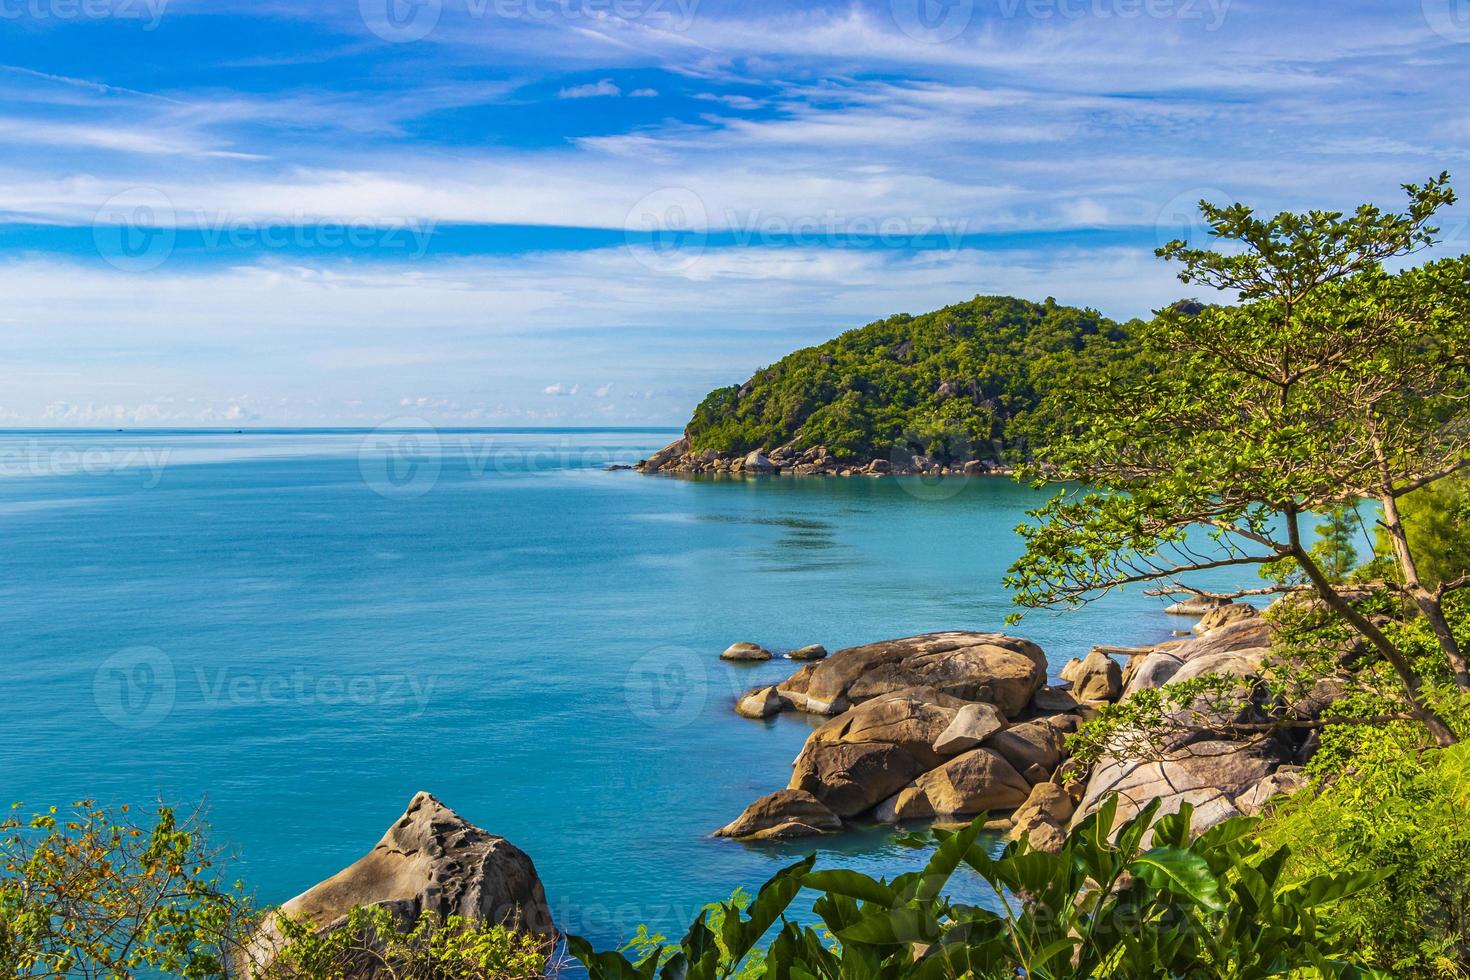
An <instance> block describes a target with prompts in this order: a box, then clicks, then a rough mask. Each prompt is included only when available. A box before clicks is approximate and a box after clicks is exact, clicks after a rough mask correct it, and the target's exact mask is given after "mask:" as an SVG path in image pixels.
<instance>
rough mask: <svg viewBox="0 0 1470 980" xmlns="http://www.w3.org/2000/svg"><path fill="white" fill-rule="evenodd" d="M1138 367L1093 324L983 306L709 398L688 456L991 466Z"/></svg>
mask: <svg viewBox="0 0 1470 980" xmlns="http://www.w3.org/2000/svg"><path fill="white" fill-rule="evenodd" d="M1137 354H1138V352H1137V350H1136V347H1135V345H1134V344H1133V343H1132V342H1131V341H1130V340H1129V338H1128V334H1127V332H1126V331H1125V329H1124V328H1123V327H1121V326H1119V325H1118V324H1115V323H1113V322H1111V321H1109V320H1107V319H1105V318H1103V317H1102V316H1100V315H1099V314H1098V313H1096V312H1094V311H1091V310H1079V309H1075V308H1072V307H1066V306H1059V305H1057V303H1056V302H1055V301H1053V300H1050V299H1048V300H1047V301H1046V302H1045V303H1044V304H1038V303H1029V302H1026V301H1025V300H1019V299H1010V298H1007V297H993V296H981V297H976V298H975V299H973V300H971V301H970V302H968V303H961V304H959V305H956V306H951V307H947V308H945V309H942V310H938V311H936V312H934V313H927V314H924V315H922V316H917V317H913V316H907V315H899V316H894V317H890V318H889V319H887V320H882V321H879V322H877V323H872V324H869V325H868V326H866V327H862V328H861V329H857V330H850V331H848V332H847V333H844V334H843V335H841V336H840V337H838V338H836V339H835V340H831V341H829V342H827V343H825V344H822V345H821V346H818V347H810V348H807V349H805V350H799V351H796V352H795V353H793V354H790V355H788V356H787V357H784V358H782V359H781V360H780V361H778V362H777V363H775V364H773V365H771V366H770V367H768V368H765V369H764V370H761V371H758V372H756V375H755V377H753V378H751V379H750V381H749V382H748V383H747V384H746V385H744V386H731V387H728V388H720V389H717V390H716V391H713V392H711V393H710V394H709V396H708V397H706V398H705V400H704V401H703V402H701V403H700V405H699V407H698V408H696V409H695V411H694V416H693V418H692V419H691V421H690V423H689V426H688V428H687V434H688V435H689V438H690V440H691V444H692V446H693V448H694V449H695V450H696V451H698V450H704V449H715V450H718V451H719V452H722V453H736V452H746V451H749V450H752V449H758V448H765V449H772V448H775V447H776V446H781V445H786V444H795V445H796V446H797V447H798V448H803V449H804V448H809V447H812V446H818V445H824V446H827V447H828V448H829V449H830V450H831V451H832V452H833V453H834V454H836V455H838V456H839V457H844V458H848V457H851V458H866V459H870V458H874V457H881V458H885V459H887V458H890V457H894V456H906V455H910V454H926V455H932V456H934V457H936V458H938V459H940V460H943V461H954V460H962V459H971V458H975V459H1000V458H1002V457H1003V456H1004V455H1005V454H1006V447H1013V448H1015V447H1020V446H1022V445H1023V444H1024V443H1025V442H1026V441H1028V440H1030V441H1035V440H1040V439H1046V438H1050V437H1051V436H1052V435H1054V434H1055V433H1057V432H1059V431H1060V430H1061V429H1062V428H1064V427H1065V425H1066V423H1065V422H1064V419H1065V418H1066V417H1067V413H1066V412H1065V411H1064V410H1063V402H1064V400H1065V399H1066V398H1067V397H1069V395H1070V393H1071V390H1072V389H1071V386H1070V384H1069V381H1070V379H1073V378H1076V377H1079V376H1085V375H1088V374H1091V373H1092V372H1094V371H1095V370H1096V369H1097V368H1098V366H1100V365H1102V364H1105V363H1115V362H1125V363H1133V362H1134V361H1135V359H1136V357H1137ZM1017 451H1018V452H1019V451H1020V450H1019V448H1017Z"/></svg>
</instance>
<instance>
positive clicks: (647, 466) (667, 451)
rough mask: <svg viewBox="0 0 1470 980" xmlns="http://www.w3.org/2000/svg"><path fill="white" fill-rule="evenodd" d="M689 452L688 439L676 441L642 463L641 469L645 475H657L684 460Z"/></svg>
mask: <svg viewBox="0 0 1470 980" xmlns="http://www.w3.org/2000/svg"><path fill="white" fill-rule="evenodd" d="M688 452H689V440H688V439H676V440H674V441H673V442H671V443H669V444H668V445H667V446H665V447H664V448H662V449H660V450H659V451H658V452H656V453H654V454H653V455H652V456H650V457H648V459H646V460H644V461H643V464H642V469H643V472H645V473H657V472H658V471H659V470H661V469H664V468H665V467H668V466H672V465H674V464H676V463H678V462H679V460H681V459H683V458H684V455H685V454H686V453H688Z"/></svg>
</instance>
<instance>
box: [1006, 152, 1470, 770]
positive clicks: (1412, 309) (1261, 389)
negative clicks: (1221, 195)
mask: <svg viewBox="0 0 1470 980" xmlns="http://www.w3.org/2000/svg"><path fill="white" fill-rule="evenodd" d="M1405 190H1406V191H1407V193H1408V197H1409V203H1408V208H1407V209H1406V210H1405V211H1404V212H1402V213H1385V212H1383V211H1380V210H1379V209H1378V208H1376V207H1373V206H1371V205H1364V206H1362V207H1360V208H1358V209H1357V211H1356V212H1354V213H1353V214H1352V215H1349V216H1344V215H1343V214H1341V213H1339V212H1326V211H1311V212H1308V213H1305V214H1296V213H1291V212H1284V213H1281V214H1278V215H1276V216H1275V217H1273V218H1262V217H1258V216H1257V215H1256V214H1255V213H1254V212H1253V211H1252V210H1251V209H1250V208H1248V207H1246V206H1245V205H1242V204H1235V205H1232V206H1230V207H1217V206H1215V205H1212V204H1210V203H1209V202H1201V204H1200V208H1201V211H1202V213H1203V214H1204V216H1205V218H1206V220H1207V221H1208V223H1209V225H1210V228H1211V231H1212V234H1213V235H1214V236H1215V237H1217V238H1219V239H1221V240H1222V241H1224V242H1226V243H1229V244H1230V249H1229V251H1215V250H1210V249H1201V248H1193V247H1191V246H1190V245H1189V243H1187V242H1183V241H1175V242H1171V243H1169V244H1168V245H1166V246H1164V247H1163V248H1161V249H1159V253H1158V254H1159V255H1160V257H1162V258H1166V259H1173V260H1177V261H1180V262H1182V263H1183V265H1184V268H1183V271H1182V272H1181V273H1180V278H1181V279H1182V280H1183V281H1185V282H1186V283H1191V284H1199V285H1206V286H1211V287H1213V288H1216V289H1218V290H1221V291H1222V292H1225V293H1227V294H1234V295H1235V296H1236V297H1238V299H1239V300H1240V302H1239V304H1238V305H1233V306H1230V305H1218V306H1207V307H1204V308H1200V307H1197V306H1189V307H1184V306H1181V307H1176V308H1173V309H1170V310H1165V311H1163V312H1162V313H1160V315H1158V316H1157V317H1156V318H1155V319H1154V320H1153V321H1152V322H1150V323H1148V324H1146V325H1144V326H1142V327H1141V328H1140V330H1141V336H1140V339H1141V342H1142V344H1143V346H1144V348H1145V350H1146V351H1148V352H1150V353H1151V354H1156V355H1158V356H1157V359H1156V363H1157V364H1159V365H1160V368H1159V370H1158V371H1157V373H1156V374H1155V375H1154V376H1153V377H1151V378H1149V379H1146V380H1143V381H1139V380H1137V379H1136V378H1133V377H1130V376H1129V375H1128V374H1127V373H1123V374H1116V373H1110V372H1104V373H1103V374H1102V375H1101V377H1100V378H1099V380H1098V382H1097V383H1096V384H1094V385H1091V386H1088V389H1087V390H1086V391H1085V393H1084V395H1085V401H1082V402H1080V403H1079V404H1080V405H1082V406H1085V408H1086V412H1085V415H1083V414H1079V416H1078V417H1079V418H1080V419H1081V421H1080V422H1079V423H1078V425H1077V427H1076V431H1075V432H1073V433H1072V434H1071V435H1070V436H1069V437H1068V438H1065V439H1063V440H1061V441H1060V442H1059V443H1057V444H1055V445H1054V446H1052V447H1051V448H1050V449H1049V450H1048V451H1046V452H1045V453H1044V455H1043V456H1042V458H1041V459H1040V460H1039V463H1040V466H1039V467H1037V468H1033V469H1032V471H1031V472H1032V473H1033V475H1036V474H1039V475H1044V476H1045V477H1046V478H1048V479H1050V480H1059V481H1066V482H1068V483H1070V484H1071V486H1069V487H1068V489H1065V490H1063V491H1062V492H1060V493H1059V494H1058V495H1057V496H1055V497H1054V498H1053V499H1052V500H1051V501H1050V502H1049V503H1048V504H1047V505H1046V506H1044V507H1043V508H1041V509H1040V510H1038V511H1036V512H1034V513H1033V515H1032V516H1033V518H1034V519H1035V520H1036V523H1035V524H1028V525H1023V526H1022V527H1021V528H1020V529H1019V530H1020V533H1021V534H1022V536H1023V537H1024V539H1025V542H1026V552H1025V554H1024V555H1023V556H1022V558H1021V559H1019V560H1018V561H1017V562H1016V564H1015V565H1014V566H1013V567H1012V569H1011V574H1010V575H1009V576H1008V579H1007V581H1008V584H1009V585H1010V586H1011V587H1012V588H1013V589H1014V590H1015V592H1016V600H1017V602H1018V603H1019V604H1020V605H1022V606H1028V607H1039V606H1049V605H1056V604H1075V603H1080V602H1085V601H1088V600H1089V599H1091V598H1095V597H1096V596H1098V595H1101V594H1104V593H1106V592H1108V591H1110V590H1112V589H1114V588H1118V587H1120V586H1124V585H1128V584H1132V583H1148V582H1151V583H1164V584H1165V585H1166V586H1167V588H1168V589H1169V590H1174V591H1184V592H1195V593H1203V591H1204V590H1202V589H1201V588H1199V587H1198V586H1196V585H1191V584H1189V583H1188V582H1187V581H1185V579H1186V578H1187V577H1189V576H1191V575H1193V574H1196V573H1200V572H1206V571H1209V570H1212V569H1219V568H1230V567H1238V566H1248V565H1257V566H1265V565H1271V564H1275V563H1281V562H1283V561H1290V562H1293V563H1295V565H1296V567H1298V568H1299V569H1300V571H1301V573H1302V576H1303V578H1304V581H1301V582H1296V583H1292V582H1282V583H1279V584H1275V585H1269V586H1266V587H1264V588H1259V589H1251V590H1241V591H1237V592H1233V593H1228V594H1227V595H1226V596H1222V597H1231V598H1238V597H1240V596H1242V595H1246V594H1270V593H1277V592H1287V591H1305V592H1309V593H1311V594H1314V595H1315V596H1316V597H1318V598H1319V599H1320V600H1321V602H1322V603H1324V604H1325V606H1326V607H1327V608H1328V609H1330V610H1331V611H1332V612H1333V613H1335V614H1336V616H1338V617H1340V618H1341V619H1342V620H1343V621H1345V622H1346V623H1347V624H1348V625H1349V626H1350V627H1351V628H1352V629H1353V630H1354V631H1356V633H1358V634H1359V635H1361V636H1362V637H1363V639H1364V640H1365V641H1366V642H1367V643H1369V644H1371V646H1372V648H1373V649H1374V650H1375V651H1376V652H1377V653H1378V655H1379V656H1380V657H1382V659H1383V660H1384V661H1386V662H1387V663H1388V664H1390V665H1391V667H1392V669H1393V671H1394V674H1395V675H1396V677H1397V679H1398V683H1399V685H1400V686H1401V689H1402V695H1403V698H1404V701H1405V703H1406V705H1407V707H1408V710H1409V711H1410V712H1411V713H1412V714H1413V716H1414V717H1416V718H1417V719H1419V720H1420V721H1421V722H1422V723H1423V724H1424V726H1425V727H1426V728H1427V729H1428V731H1429V733H1430V734H1431V735H1432V737H1433V739H1434V740H1435V741H1436V742H1437V743H1439V744H1441V745H1448V744H1451V743H1453V742H1455V741H1456V740H1457V736H1456V735H1455V733H1454V731H1453V730H1452V729H1451V727H1450V726H1449V724H1447V723H1446V721H1445V720H1444V718H1443V717H1442V716H1441V713H1440V712H1439V711H1437V710H1436V708H1435V707H1434V706H1433V705H1432V704H1431V701H1432V698H1431V697H1429V696H1427V693H1426V691H1425V690H1424V678H1423V677H1422V676H1421V672H1420V670H1419V669H1417V667H1416V665H1415V664H1414V663H1413V662H1411V659H1410V658H1409V657H1408V656H1407V655H1406V653H1405V651H1404V650H1403V649H1401V648H1400V647H1399V646H1398V645H1397V644H1396V643H1395V642H1394V640H1393V639H1392V638H1391V637H1390V636H1389V635H1388V634H1387V633H1386V632H1385V631H1384V629H1382V628H1381V627H1380V626H1379V625H1378V624H1376V623H1375V622H1374V621H1373V619H1371V618H1370V617H1369V616H1367V615H1365V614H1364V613H1363V612H1361V611H1359V610H1358V609H1357V608H1355V606H1354V604H1353V602H1351V601H1350V598H1349V596H1348V595H1346V594H1345V593H1344V590H1343V589H1342V588H1341V587H1340V586H1338V585H1337V584H1336V583H1334V581H1333V577H1332V575H1331V574H1330V571H1329V569H1327V568H1324V566H1323V563H1322V561H1321V555H1320V554H1317V553H1314V552H1313V549H1312V547H1311V544H1310V543H1309V541H1308V540H1307V535H1306V533H1305V532H1304V520H1305V518H1307V517H1308V516H1309V515H1311V514H1313V513H1318V514H1323V513H1331V512H1332V511H1333V510H1334V509H1336V508H1339V507H1342V506H1344V505H1348V506H1355V505H1356V504H1357V503H1358V502H1359V501H1360V500H1361V499H1364V498H1368V499H1374V500H1377V501H1379V502H1380V505H1381V507H1382V509H1383V516H1382V523H1383V526H1384V528H1385V533H1386V534H1387V535H1388V536H1389V538H1390V540H1391V542H1392V544H1393V549H1394V560H1395V563H1396V565H1397V566H1398V568H1399V572H1400V574H1399V577H1398V583H1397V585H1396V587H1397V588H1398V589H1399V590H1400V591H1401V593H1402V594H1403V595H1404V596H1405V597H1407V598H1408V599H1410V600H1412V602H1413V603H1414V605H1415V606H1416V607H1417V608H1418V609H1419V610H1420V611H1421V612H1422V613H1423V615H1424V616H1425V617H1426V618H1427V619H1428V620H1429V621H1430V623H1431V625H1432V626H1433V628H1434V632H1435V635H1436V637H1437V639H1438V641H1439V645H1440V650H1441V653H1442V654H1443V657H1444V658H1445V660H1446V662H1447V664H1448V665H1449V668H1450V671H1451V672H1452V674H1453V677H1454V683H1455V685H1456V686H1457V687H1458V688H1459V689H1460V690H1461V691H1470V671H1467V669H1466V664H1465V659H1464V657H1463V656H1462V654H1461V651H1460V649H1459V646H1458V644H1457V643H1456V641H1455V638H1454V635H1453V632H1452V631H1451V630H1450V628H1449V625H1448V624H1447V623H1446V621H1445V618H1444V613H1443V600H1444V598H1445V596H1446V594H1447V593H1449V592H1451V591H1453V590H1455V589H1459V588H1463V587H1465V586H1466V585H1467V584H1470V580H1465V579H1456V580H1453V581H1449V582H1444V583H1441V584H1439V585H1437V586H1435V587H1434V588H1430V587H1429V586H1427V585H1425V584H1424V582H1423V580H1422V578H1421V576H1420V575H1419V573H1418V570H1417V565H1416V561H1415V559H1416V555H1415V552H1414V548H1413V545H1412V543H1411V542H1410V541H1409V540H1408V539H1407V537H1406V535H1405V534H1404V531H1403V520H1402V515H1401V513H1400V511H1399V508H1398V503H1399V501H1400V500H1401V499H1402V498H1404V497H1405V496H1407V495H1409V494H1410V493H1413V492H1414V491H1416V490H1420V489H1422V488H1424V487H1426V486H1431V485H1433V484H1435V483H1437V482H1439V481H1441V480H1443V479H1446V478H1448V477H1449V476H1451V475H1453V474H1454V473H1456V472H1458V471H1459V470H1460V469H1462V468H1463V467H1465V466H1466V463H1467V436H1470V404H1467V398H1470V260H1467V258H1465V257H1461V258H1459V259H1452V260H1442V261H1439V262H1433V263H1429V264H1426V265H1423V266H1421V267H1418V268H1412V269H1408V270H1407V271H1403V272H1398V273H1393V272H1389V271H1387V270H1385V269H1384V267H1383V264H1384V263H1385V262H1388V261H1390V260H1394V259H1397V258H1401V257H1403V256H1407V255H1411V254H1413V253H1415V252H1418V251H1420V250H1422V249H1424V248H1426V247H1429V246H1430V245H1432V244H1434V242H1435V235H1436V233H1437V229H1435V228H1433V227H1431V225H1430V221H1431V219H1432V218H1433V216H1434V214H1435V212H1436V211H1438V210H1439V209H1440V208H1442V207H1445V206H1447V205H1449V204H1451V203H1453V202H1454V199H1455V197H1454V192H1453V191H1452V190H1451V189H1450V186H1449V178H1448V175H1446V174H1441V175H1440V176H1439V177H1437V178H1435V179H1434V180H1431V181H1429V182H1428V183H1426V184H1424V185H1423V186H1418V185H1413V184H1407V185H1405ZM1204 535H1207V536H1208V538H1206V537H1204Z"/></svg>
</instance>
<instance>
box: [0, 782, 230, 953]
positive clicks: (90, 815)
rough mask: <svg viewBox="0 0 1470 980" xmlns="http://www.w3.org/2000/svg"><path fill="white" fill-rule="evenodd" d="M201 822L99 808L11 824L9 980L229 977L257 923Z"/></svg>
mask: <svg viewBox="0 0 1470 980" xmlns="http://www.w3.org/2000/svg"><path fill="white" fill-rule="evenodd" d="M214 858H215V855H214V854H213V853H212V852H211V851H209V850H208V849H207V848H206V846H205V844H204V838H203V835H202V833H201V832H200V826H199V823H198V820H197V819H195V818H191V819H189V820H186V821H185V822H184V823H183V824H180V823H179V822H178V821H177V819H176V817H175V814H174V811H173V810H171V809H169V808H168V807H159V809H158V811H157V814H156V819H155V820H154V822H153V823H152V825H151V826H140V825H139V824H138V823H137V822H135V821H134V820H133V818H132V816H131V814H130V812H129V809H128V807H125V806H124V807H121V808H120V809H119V810H118V811H117V812H110V811H108V810H105V809H102V808H100V807H98V806H97V805H96V804H95V803H94V802H92V801H90V800H87V801H82V802H79V803H76V804H74V805H73V806H72V809H71V811H70V812H69V813H65V814H63V813H60V812H58V810H57V809H56V808H55V807H52V808H51V809H50V810H48V811H46V812H44V813H39V814H35V815H34V816H32V817H30V818H28V819H22V818H19V817H11V818H9V819H6V820H4V821H0V975H3V976H7V977H31V976H48V977H55V976H83V977H98V976H106V977H129V976H132V975H133V973H134V972H135V971H137V970H141V969H152V970H158V971H165V972H167V973H169V974H170V975H174V976H180V977H188V978H195V977H221V976H224V975H225V971H226V967H227V963H228V960H229V956H230V952H231V950H232V948H233V943H234V938H235V937H236V936H237V935H239V930H240V928H241V923H242V922H243V919H244V916H245V903H244V902H243V900H242V899H241V897H240V894H239V887H238V886H236V887H235V888H234V889H227V888H225V887H224V886H223V885H221V883H220V881H219V878H218V876H217V874H216V873H215V871H214Z"/></svg>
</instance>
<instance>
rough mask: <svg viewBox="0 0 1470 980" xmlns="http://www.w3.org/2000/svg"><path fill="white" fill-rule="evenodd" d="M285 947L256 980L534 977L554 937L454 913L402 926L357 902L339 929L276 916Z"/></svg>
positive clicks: (540, 972) (382, 910) (539, 972)
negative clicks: (317, 927)
mask: <svg viewBox="0 0 1470 980" xmlns="http://www.w3.org/2000/svg"><path fill="white" fill-rule="evenodd" d="M275 923H276V926H277V928H279V929H280V931H281V935H282V937H283V939H284V940H285V943H286V945H285V947H284V949H282V951H281V953H280V954H279V955H278V956H277V957H276V959H275V960H274V961H273V962H272V964H271V966H270V969H269V970H268V971H267V972H266V973H265V974H264V977H263V978H262V980H296V978H300V980H350V978H353V977H363V976H372V977H377V976H384V977H393V978H395V980H538V978H540V977H542V976H544V975H545V974H546V968H547V964H548V962H549V954H550V952H551V946H552V942H553V941H552V940H549V939H546V938H542V937H536V936H532V935H529V934H526V933H521V932H515V931H512V930H510V929H507V928H506V927H505V926H501V925H491V924H489V923H485V922H479V921H471V920H469V919H465V918H462V917H460V916H449V917H448V918H446V919H443V920H440V919H438V918H435V917H433V916H429V915H424V916H421V917H420V918H419V919H418V921H417V922H415V923H413V924H412V925H411V926H404V925H403V924H402V923H400V922H399V921H398V920H397V919H396V918H395V917H394V916H393V914H392V913H391V912H389V911H388V910H387V909H385V908H382V907H380V906H370V907H359V908H355V909H353V910H352V911H351V912H350V913H348V916H347V921H346V923H345V924H344V925H343V926H342V927H340V928H337V929H333V930H331V931H327V932H321V933H318V932H316V931H315V927H314V926H313V924H312V923H310V922H306V921H303V920H300V919H292V918H289V917H286V916H282V915H279V914H278V915H276V916H275Z"/></svg>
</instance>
